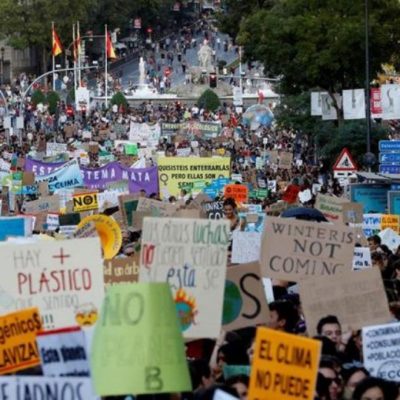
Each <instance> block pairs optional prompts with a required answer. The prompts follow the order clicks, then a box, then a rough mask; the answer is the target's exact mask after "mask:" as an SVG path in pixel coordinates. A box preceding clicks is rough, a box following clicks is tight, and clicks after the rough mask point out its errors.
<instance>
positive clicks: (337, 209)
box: [315, 193, 346, 222]
mask: <svg viewBox="0 0 400 400" xmlns="http://www.w3.org/2000/svg"><path fill="white" fill-rule="evenodd" d="M345 202H346V200H345V199H343V198H340V197H333V196H327V195H324V194H321V193H318V196H317V200H316V202H315V208H317V209H318V210H319V211H321V212H322V214H324V217H325V218H326V219H327V220H328V221H331V222H342V221H343V203H345Z"/></svg>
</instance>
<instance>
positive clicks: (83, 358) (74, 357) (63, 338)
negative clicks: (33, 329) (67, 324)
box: [36, 327, 90, 376]
mask: <svg viewBox="0 0 400 400" xmlns="http://www.w3.org/2000/svg"><path fill="white" fill-rule="evenodd" d="M36 342H37V345H38V348H39V352H40V357H41V360H42V370H43V375H44V376H90V367H89V357H88V354H87V351H86V340H85V334H84V332H83V331H82V330H81V329H80V328H79V327H76V328H66V329H60V330H57V331H46V332H42V333H40V334H39V335H38V336H37V338H36Z"/></svg>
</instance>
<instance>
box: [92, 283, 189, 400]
mask: <svg viewBox="0 0 400 400" xmlns="http://www.w3.org/2000/svg"><path fill="white" fill-rule="evenodd" d="M91 364H92V375H93V380H94V385H95V388H96V392H97V393H98V394H99V395H102V396H105V395H123V394H127V393H130V394H134V395H138V394H156V393H173V392H185V391H188V390H191V382H190V376H189V371H188V367H187V363H186V356H185V350H184V345H183V340H182V335H181V333H180V328H179V323H178V319H177V313H176V306H175V304H174V302H173V300H172V298H171V290H170V288H169V287H168V285H167V284H165V283H163V284H160V283H158V284H154V283H152V284H143V283H137V284H133V285H116V286H111V287H110V288H109V289H108V291H107V295H106V298H105V300H104V303H103V307H102V312H101V317H100V323H99V324H97V325H96V328H95V333H94V338H93V345H92V355H91ZM133 376H134V377H135V379H132V377H133Z"/></svg>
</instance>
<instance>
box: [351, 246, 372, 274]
mask: <svg viewBox="0 0 400 400" xmlns="http://www.w3.org/2000/svg"><path fill="white" fill-rule="evenodd" d="M370 267H372V261H371V250H370V249H369V247H354V256H353V271H358V270H360V269H364V268H370Z"/></svg>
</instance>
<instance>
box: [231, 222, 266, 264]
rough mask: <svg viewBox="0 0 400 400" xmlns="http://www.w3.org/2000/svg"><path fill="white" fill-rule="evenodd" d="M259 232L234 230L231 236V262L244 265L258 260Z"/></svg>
mask: <svg viewBox="0 0 400 400" xmlns="http://www.w3.org/2000/svg"><path fill="white" fill-rule="evenodd" d="M261 236H262V234H261V233H260V232H242V231H238V230H235V231H233V234H232V238H233V241H232V256H231V262H232V263H238V264H244V263H249V262H252V261H258V260H259V259H260V248H261Z"/></svg>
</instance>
